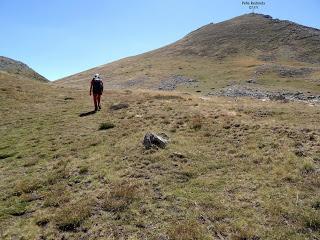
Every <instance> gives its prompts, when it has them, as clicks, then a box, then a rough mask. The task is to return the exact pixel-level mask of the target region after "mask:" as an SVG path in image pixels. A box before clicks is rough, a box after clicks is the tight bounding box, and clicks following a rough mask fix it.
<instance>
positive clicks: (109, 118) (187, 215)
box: [0, 75, 320, 239]
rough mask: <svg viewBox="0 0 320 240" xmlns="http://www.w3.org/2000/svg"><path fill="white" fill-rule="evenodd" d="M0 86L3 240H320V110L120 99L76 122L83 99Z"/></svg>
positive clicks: (138, 96) (149, 96) (9, 82)
mask: <svg viewBox="0 0 320 240" xmlns="http://www.w3.org/2000/svg"><path fill="white" fill-rule="evenodd" d="M0 78H1V79H0V80H1V81H0V84H1V87H0V89H1V94H0V97H1V99H0V100H1V101H0V104H1V105H0V109H1V116H2V117H1V120H0V124H1V125H0V134H1V137H2V139H1V142H0V152H1V159H0V184H1V185H0V191H1V193H0V195H1V199H0V221H1V224H0V236H1V239H14V238H17V239H20V238H21V239H22V237H23V238H24V239H61V238H62V236H64V237H65V238H67V239H167V238H166V237H169V239H223V238H230V239H258V238H259V237H260V238H262V239H316V238H317V237H318V236H319V229H320V218H319V211H320V210H319V204H320V192H319V189H320V178H319V165H320V152H319V141H320V128H319V124H318V123H319V117H320V116H319V114H320V111H319V107H318V106H313V107H312V106H308V105H306V104H297V103H287V104H281V103H274V102H261V101H254V100H250V99H241V100H237V101H235V100H233V99H228V98H210V99H200V98H198V97H196V96H192V95H186V94H178V93H171V94H168V93H167V94H166V93H159V92H151V91H130V90H127V91H120V90H118V91H107V92H106V93H105V94H104V96H103V110H102V111H101V112H99V113H97V114H95V115H89V116H86V117H79V116H78V115H79V113H81V112H87V111H90V110H91V109H92V106H91V102H90V99H89V96H87V91H81V90H73V89H68V88H60V87H56V86H50V85H47V84H40V83H35V82H32V81H28V80H26V81H23V83H19V85H20V87H18V86H16V84H17V82H16V81H15V80H14V78H11V77H10V76H8V75H0ZM4 80H5V81H4ZM21 84H22V85H21ZM9 86H12V87H9ZM35 90H39V91H36V92H35ZM118 102H126V103H128V104H129V108H127V109H121V110H118V111H109V110H108V108H109V106H110V105H111V104H113V103H118ZM101 123H112V124H114V125H115V127H114V128H111V129H108V130H100V131H99V130H98V129H99V126H100V124H101ZM147 131H155V132H164V133H166V134H167V135H168V136H169V137H170V140H171V141H170V144H169V145H168V147H167V148H166V149H163V150H148V151H147V150H144V149H143V147H142V144H141V141H142V138H143V136H144V133H146V132H147ZM177 152H179V153H181V154H182V155H183V156H182V157H181V156H180V155H179V154H175V153H177Z"/></svg>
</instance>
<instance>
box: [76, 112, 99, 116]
mask: <svg viewBox="0 0 320 240" xmlns="http://www.w3.org/2000/svg"><path fill="white" fill-rule="evenodd" d="M95 113H96V111H90V112H85V113H80V114H79V117H86V116H89V115H92V114H95Z"/></svg>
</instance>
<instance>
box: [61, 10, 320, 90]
mask: <svg viewBox="0 0 320 240" xmlns="http://www.w3.org/2000/svg"><path fill="white" fill-rule="evenodd" d="M96 72H98V73H100V74H102V76H103V77H104V78H105V80H106V83H107V85H108V87H109V88H148V89H164V90H173V89H178V90H183V91H189V92H201V93H202V94H209V93H210V92H211V91H213V90H217V89H223V88H225V87H228V86H230V85H248V82H251V83H252V82H253V83H255V85H254V86H255V87H256V86H258V87H260V88H266V89H287V90H295V91H296V90H302V91H309V92H316V93H319V92H320V80H319V77H320V30H318V29H315V28H310V27H306V26H302V25H299V24H296V23H293V22H290V21H282V20H278V19H273V18H272V17H271V16H268V15H262V14H245V15H242V16H239V17H236V18H233V19H230V20H227V21H224V22H221V23H217V24H213V23H211V24H208V25H205V26H203V27H201V28H199V29H197V30H195V31H193V32H191V33H189V34H188V35H186V36H185V37H184V38H182V39H181V40H179V41H177V42H175V43H172V44H170V45H168V46H165V47H162V48H160V49H156V50H154V51H151V52H147V53H144V54H141V55H138V56H134V57H128V58H125V59H121V60H119V61H116V62H113V63H110V64H106V65H102V66H99V67H96V68H93V69H89V70H87V71H84V72H81V73H78V74H75V75H72V76H69V77H66V78H63V79H61V80H58V81H56V82H55V83H56V84H59V85H65V86H71V87H80V88H86V87H87V85H88V81H89V80H90V79H91V77H92V75H93V74H94V73H96ZM251 86H252V84H251Z"/></svg>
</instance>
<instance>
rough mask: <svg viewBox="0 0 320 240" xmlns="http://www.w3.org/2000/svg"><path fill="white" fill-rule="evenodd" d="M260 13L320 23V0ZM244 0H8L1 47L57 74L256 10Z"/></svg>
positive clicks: (1, 5)
mask: <svg viewBox="0 0 320 240" xmlns="http://www.w3.org/2000/svg"><path fill="white" fill-rule="evenodd" d="M265 2H266V5H265V6H263V7H261V8H260V9H259V10H257V12H258V13H264V14H269V15H272V16H273V17H274V18H279V19H286V20H291V21H294V22H298V23H300V24H303V25H307V26H311V27H315V28H320V17H319V16H320V14H319V13H320V0H303V1H302V0H265ZM241 3H242V1H239V0H220V1H218V0H46V1H45V0H28V1H26V0H0V28H1V37H0V55H1V56H6V57H10V58H13V59H17V60H20V61H23V62H25V63H26V64H28V65H29V66H30V67H32V68H33V69H34V70H36V71H37V72H39V73H40V74H42V75H44V76H45V77H47V78H48V79H50V80H55V79H59V78H61V77H64V76H67V75H71V74H74V73H77V72H80V71H83V70H86V69H89V68H92V67H95V66H98V65H101V64H105V63H108V62H112V61H114V60H117V59H120V58H123V57H127V56H132V55H136V54H139V53H143V52H146V51H149V50H152V49H155V48H159V47H162V46H163V45H166V44H169V43H171V42H174V41H176V40H178V39H180V38H181V37H183V36H184V35H186V34H187V33H189V32H190V31H193V30H194V29H196V28H198V27H200V26H202V25H205V24H208V23H210V22H214V23H216V22H220V21H223V20H227V19H230V18H232V17H235V16H238V15H241V14H244V13H249V12H250V10H249V9H248V7H246V6H243V5H242V4H241Z"/></svg>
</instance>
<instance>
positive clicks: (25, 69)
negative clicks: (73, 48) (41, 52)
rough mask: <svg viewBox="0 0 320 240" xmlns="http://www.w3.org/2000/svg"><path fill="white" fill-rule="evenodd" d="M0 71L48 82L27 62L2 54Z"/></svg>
mask: <svg viewBox="0 0 320 240" xmlns="http://www.w3.org/2000/svg"><path fill="white" fill-rule="evenodd" d="M0 71H2V72H5V73H8V74H10V75H15V76H17V77H26V78H30V79H35V80H38V81H41V82H48V79H46V78H45V77H44V76H42V75H40V74H39V73H37V72H36V71H34V70H33V69H32V68H30V67H29V66H28V65H27V64H25V63H23V62H21V61H17V60H14V59H12V58H8V57H4V56H0Z"/></svg>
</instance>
